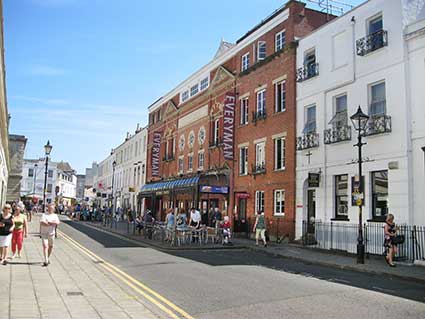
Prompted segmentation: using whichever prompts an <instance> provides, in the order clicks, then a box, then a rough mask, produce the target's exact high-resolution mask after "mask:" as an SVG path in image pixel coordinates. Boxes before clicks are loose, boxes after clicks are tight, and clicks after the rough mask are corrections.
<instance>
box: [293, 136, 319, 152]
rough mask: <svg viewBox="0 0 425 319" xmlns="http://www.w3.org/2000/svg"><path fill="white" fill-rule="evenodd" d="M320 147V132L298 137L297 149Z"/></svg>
mask: <svg viewBox="0 0 425 319" xmlns="http://www.w3.org/2000/svg"><path fill="white" fill-rule="evenodd" d="M313 147H319V133H308V134H304V135H302V136H299V137H297V150H298V151H302V150H306V149H309V148H313Z"/></svg>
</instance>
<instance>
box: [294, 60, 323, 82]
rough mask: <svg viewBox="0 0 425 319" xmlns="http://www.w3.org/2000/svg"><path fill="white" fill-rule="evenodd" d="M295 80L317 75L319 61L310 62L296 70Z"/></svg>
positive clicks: (298, 80)
mask: <svg viewBox="0 0 425 319" xmlns="http://www.w3.org/2000/svg"><path fill="white" fill-rule="evenodd" d="M296 75H297V82H303V81H306V80H308V79H311V78H313V77H315V76H317V75H319V63H310V64H308V65H304V66H302V67H301V68H298V70H297V74H296Z"/></svg>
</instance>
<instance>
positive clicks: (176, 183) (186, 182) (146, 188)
mask: <svg viewBox="0 0 425 319" xmlns="http://www.w3.org/2000/svg"><path fill="white" fill-rule="evenodd" d="M198 182H199V176H195V177H190V178H181V179H174V180H170V181H161V182H155V183H149V184H145V185H143V186H142V188H141V189H140V191H141V192H156V191H162V190H172V189H175V188H188V187H193V186H196V185H197V184H198Z"/></svg>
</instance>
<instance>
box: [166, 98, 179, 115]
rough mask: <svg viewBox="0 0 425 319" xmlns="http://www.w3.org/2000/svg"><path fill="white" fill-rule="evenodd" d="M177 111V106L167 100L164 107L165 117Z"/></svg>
mask: <svg viewBox="0 0 425 319" xmlns="http://www.w3.org/2000/svg"><path fill="white" fill-rule="evenodd" d="M177 111H178V108H177V106H176V105H175V104H174V102H173V101H172V100H170V101H168V103H167V107H166V108H165V115H164V117H165V118H168V117H170V116H172V115H174V114H175V113H176V112H177Z"/></svg>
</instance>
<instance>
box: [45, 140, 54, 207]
mask: <svg viewBox="0 0 425 319" xmlns="http://www.w3.org/2000/svg"><path fill="white" fill-rule="evenodd" d="M52 148H53V146H52V145H50V141H47V144H46V145H44V153H45V155H46V164H45V170H44V188H43V213H44V212H45V209H46V188H47V173H48V167H49V155H50V152H51V151H52Z"/></svg>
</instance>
